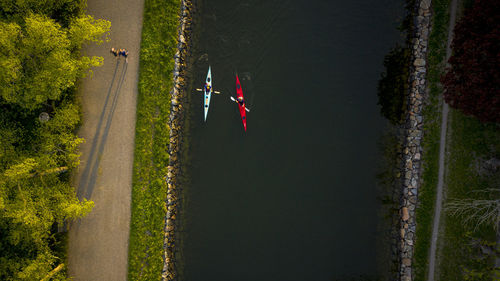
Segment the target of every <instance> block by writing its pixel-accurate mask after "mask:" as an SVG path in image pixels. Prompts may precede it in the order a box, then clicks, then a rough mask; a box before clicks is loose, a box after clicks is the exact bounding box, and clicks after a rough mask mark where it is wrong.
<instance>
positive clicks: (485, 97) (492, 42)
mask: <svg viewBox="0 0 500 281" xmlns="http://www.w3.org/2000/svg"><path fill="white" fill-rule="evenodd" d="M452 48H453V56H452V57H451V58H450V59H449V61H448V62H449V64H450V66H449V67H448V68H447V72H446V74H445V75H444V76H443V77H442V79H441V81H442V83H443V85H444V98H445V101H446V102H447V103H448V104H449V105H450V106H451V107H453V108H456V109H459V110H461V111H462V112H464V113H465V114H467V115H473V116H475V117H477V118H478V119H479V120H480V121H482V122H496V123H500V86H499V85H500V71H499V65H500V55H499V53H498V50H500V1H497V0H477V1H475V3H474V6H473V7H472V8H471V9H469V10H466V11H465V14H464V17H463V18H462V19H461V20H460V21H459V22H458V23H457V25H456V27H455V37H454V39H453V43H452Z"/></svg>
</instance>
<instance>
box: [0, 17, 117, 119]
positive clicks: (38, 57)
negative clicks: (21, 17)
mask: <svg viewBox="0 0 500 281" xmlns="http://www.w3.org/2000/svg"><path fill="white" fill-rule="evenodd" d="M109 27H110V23H109V22H107V21H104V20H97V21H96V20H93V19H92V18H91V17H90V16H84V17H81V18H79V19H76V20H75V21H74V25H73V26H71V27H70V28H69V30H68V29H64V28H62V27H61V26H60V25H59V24H58V23H56V22H55V21H54V20H51V19H49V18H47V17H46V16H40V15H34V14H32V15H30V16H28V17H27V18H26V20H25V26H24V27H23V28H21V27H20V26H19V25H17V24H15V23H2V22H0V30H2V31H0V97H2V98H3V99H4V100H5V102H7V103H14V104H17V105H19V106H21V107H23V108H25V109H27V110H34V109H37V108H39V107H40V106H41V105H42V104H43V103H45V102H47V101H48V100H57V99H59V98H60V97H61V95H62V93H63V92H64V91H65V90H67V89H68V88H71V87H73V86H74V85H75V82H76V79H77V78H79V77H81V76H84V75H85V73H86V71H87V70H88V69H89V68H90V67H92V66H99V65H101V64H102V58H99V57H92V58H89V57H85V56H83V57H80V58H77V57H75V56H74V55H73V54H72V52H71V51H72V50H74V49H75V48H78V46H80V45H81V44H82V43H84V42H88V41H93V42H98V43H99V42H102V41H101V40H100V39H99V37H101V36H102V35H104V34H106V33H107V32H109Z"/></svg>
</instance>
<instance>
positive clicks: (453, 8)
mask: <svg viewBox="0 0 500 281" xmlns="http://www.w3.org/2000/svg"><path fill="white" fill-rule="evenodd" d="M456 14H457V0H452V1H451V5H450V25H449V26H448V43H447V46H446V61H448V59H449V58H450V56H451V41H452V40H453V30H454V29H455V20H456ZM448 110H449V108H448V104H447V103H445V102H444V101H443V109H442V111H441V113H442V119H441V140H440V143H439V171H438V185H437V191H436V193H437V194H436V205H435V206H436V209H435V210H434V223H433V226H432V238H431V248H430V253H429V255H430V259H429V274H428V276H427V280H428V281H434V275H435V268H436V246H437V245H436V244H437V239H438V232H439V221H440V218H441V209H442V202H443V183H444V172H445V169H446V167H445V158H446V156H445V152H446V132H447V130H448Z"/></svg>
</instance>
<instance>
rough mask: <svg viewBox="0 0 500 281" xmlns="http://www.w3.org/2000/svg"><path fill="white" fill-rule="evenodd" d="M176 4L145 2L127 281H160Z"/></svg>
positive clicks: (171, 0) (172, 0)
mask: <svg viewBox="0 0 500 281" xmlns="http://www.w3.org/2000/svg"><path fill="white" fill-rule="evenodd" d="M180 7H181V6H180V0H146V1H145V4H144V20H143V29H142V42H141V54H140V70H139V96H138V100H137V123H136V136H135V153H134V173H133V186H132V218H131V224H130V243H129V273H128V279H129V280H160V279H161V270H162V268H163V258H162V256H163V236H164V233H163V227H164V217H165V214H166V205H165V199H166V196H167V184H166V182H165V176H166V175H167V166H168V159H169V155H168V145H169V130H170V129H169V127H168V118H169V115H170V91H171V89H172V87H173V81H172V73H173V68H174V54H175V52H176V50H177V28H178V25H179V13H180Z"/></svg>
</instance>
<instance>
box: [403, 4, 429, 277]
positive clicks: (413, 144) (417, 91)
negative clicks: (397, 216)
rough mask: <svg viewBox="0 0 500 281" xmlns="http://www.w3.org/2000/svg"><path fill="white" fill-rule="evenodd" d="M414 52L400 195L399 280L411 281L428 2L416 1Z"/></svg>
mask: <svg viewBox="0 0 500 281" xmlns="http://www.w3.org/2000/svg"><path fill="white" fill-rule="evenodd" d="M415 9H417V12H416V16H415V18H414V23H415V25H414V26H415V30H414V38H413V40H412V44H413V46H412V47H413V53H412V61H413V63H412V65H411V68H410V78H409V83H410V90H409V96H408V98H409V100H408V114H407V117H406V134H405V142H404V146H403V149H404V151H403V152H404V155H403V161H404V163H403V165H404V166H403V186H402V188H403V193H402V200H401V209H400V213H401V220H400V222H401V225H400V269H399V274H400V280H401V281H410V280H413V274H412V273H413V272H412V261H413V253H414V242H415V229H416V222H415V209H416V206H417V196H418V189H419V187H420V183H421V180H420V175H421V157H422V146H421V140H422V135H423V117H422V109H423V104H424V100H425V99H426V96H427V94H426V88H427V81H426V73H427V70H426V55H427V48H428V41H429V40H428V39H429V33H430V22H431V0H417V1H416V7H415Z"/></svg>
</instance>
